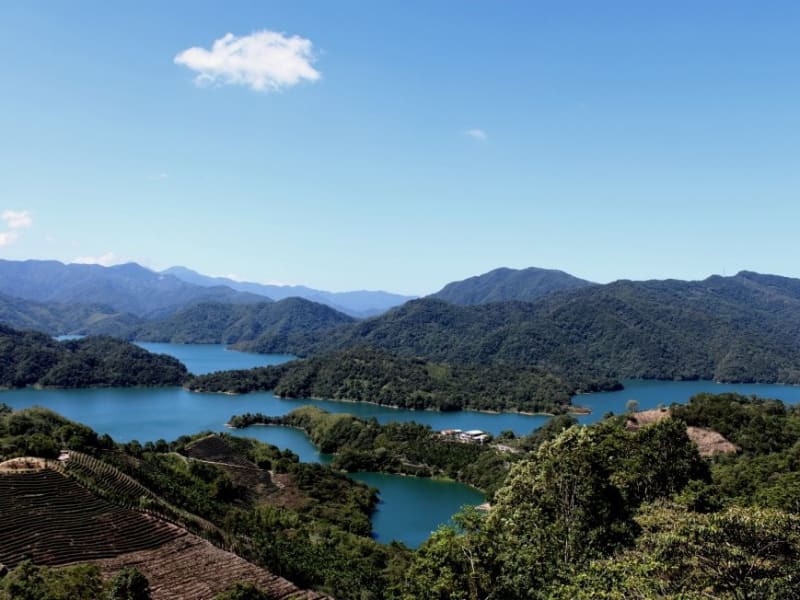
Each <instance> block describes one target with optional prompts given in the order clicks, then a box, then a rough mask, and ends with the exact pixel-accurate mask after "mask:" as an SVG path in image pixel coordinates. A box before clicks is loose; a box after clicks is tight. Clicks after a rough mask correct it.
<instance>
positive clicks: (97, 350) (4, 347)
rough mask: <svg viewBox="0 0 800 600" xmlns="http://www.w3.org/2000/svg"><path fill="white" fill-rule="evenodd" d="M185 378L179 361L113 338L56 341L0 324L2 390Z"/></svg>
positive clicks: (169, 382)
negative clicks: (31, 386) (4, 388)
mask: <svg viewBox="0 0 800 600" xmlns="http://www.w3.org/2000/svg"><path fill="white" fill-rule="evenodd" d="M186 375H187V371H186V367H185V366H184V365H183V364H181V363H180V362H179V361H178V360H177V359H175V358H172V357H170V356H164V355H160V354H151V353H150V352H147V351H146V350H143V349H141V348H139V347H138V346H135V345H134V344H130V343H128V342H123V341H121V340H117V339H114V338H109V337H88V338H83V339H79V340H70V341H63V342H57V341H55V340H53V339H52V338H51V337H49V336H47V335H44V334H42V333H37V332H31V331H17V330H15V329H11V328H9V327H5V326H2V325H0V387H6V388H14V387H25V386H28V385H41V386H48V387H65V388H77V387H110V386H114V387H117V386H164V385H180V384H181V383H183V381H184V380H185V379H186Z"/></svg>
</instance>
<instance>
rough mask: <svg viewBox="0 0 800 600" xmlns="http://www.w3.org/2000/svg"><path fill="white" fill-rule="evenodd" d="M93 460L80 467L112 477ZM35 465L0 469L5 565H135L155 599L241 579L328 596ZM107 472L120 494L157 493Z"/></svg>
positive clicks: (112, 569) (202, 594) (282, 591)
mask: <svg viewBox="0 0 800 600" xmlns="http://www.w3.org/2000/svg"><path fill="white" fill-rule="evenodd" d="M88 458H89V457H85V456H81V457H80V459H79V461H76V465H75V466H78V465H80V466H81V468H83V469H87V468H89V467H91V469H92V471H93V472H101V473H103V472H105V470H104V469H102V468H101V465H100V464H94V463H95V462H97V463H100V461H89V460H88ZM23 460H24V459H23ZM30 460H31V463H30V464H29V465H27V468H26V465H25V464H24V463H23V462H20V460H19V459H17V464H16V465H11V463H12V462H14V461H8V462H7V463H4V466H5V468H2V467H0V515H2V519H1V520H0V564H3V565H5V566H6V567H9V568H13V567H15V566H16V565H18V564H19V563H20V562H21V561H23V560H25V559H31V560H33V562H34V563H36V564H39V565H46V566H51V567H57V566H63V565H68V564H75V563H95V564H98V565H99V566H100V568H101V571H102V573H103V575H104V576H105V577H111V576H113V575H114V573H116V572H117V571H119V570H120V569H121V568H123V567H131V566H134V567H136V568H138V569H139V570H140V571H141V572H142V573H144V575H145V576H146V577H147V578H148V580H149V582H150V588H151V592H152V597H153V599H154V600H209V599H211V598H213V597H214V596H215V595H216V594H219V593H221V592H223V591H225V590H228V589H230V588H231V587H232V586H233V585H234V584H235V583H237V582H249V583H253V584H255V585H256V586H258V587H259V588H261V589H262V590H263V591H265V592H266V593H267V594H268V596H269V597H270V598H274V599H275V600H289V599H300V598H304V599H308V600H317V599H319V600H321V599H324V598H327V596H325V595H323V594H318V593H315V592H307V591H304V590H301V589H299V588H298V587H296V586H295V585H294V584H292V583H291V582H289V581H287V580H286V579H283V578H282V577H278V576H277V575H273V574H272V573H270V572H269V571H266V570H264V569H262V568H260V567H257V566H256V565H254V564H252V563H250V562H248V561H246V560H244V559H243V558H241V557H239V556H236V555H235V554H232V553H230V552H226V551H224V550H221V549H220V548H217V547H216V546H214V545H213V544H211V543H210V542H208V541H206V540H204V539H202V538H200V537H197V536H195V535H193V534H191V533H189V532H187V531H186V530H185V529H182V528H181V527H178V526H176V525H173V524H171V523H168V522H166V521H163V520H161V519H158V518H156V517H154V516H151V515H149V514H145V513H142V512H139V511H137V510H133V509H129V508H123V507H121V506H117V505H115V504H112V503H110V502H108V501H106V500H103V499H102V498H98V497H97V496H95V495H94V494H92V493H91V492H90V491H89V490H87V489H86V488H84V487H83V486H81V485H80V484H79V483H78V482H77V481H75V480H74V479H71V478H70V477H69V476H67V475H66V474H65V473H66V472H64V473H62V472H61V471H62V470H63V468H62V467H61V466H60V465H56V464H53V463H48V464H47V466H45V462H44V461H41V460H39V459H30ZM90 463H91V464H90ZM12 466H13V467H16V468H10V467H12ZM20 466H22V467H23V468H19V467H20ZM106 474H107V476H108V479H109V481H108V482H107V483H108V484H109V485H112V486H113V487H115V488H117V491H121V488H126V489H125V491H126V492H128V493H129V494H140V493H144V494H149V493H150V492H149V491H148V490H147V488H144V487H143V486H141V485H140V484H138V482H136V481H135V480H132V479H129V478H127V479H126V478H120V477H119V476H118V475H117V474H116V472H115V470H114V469H113V468H110V469H108V471H107V473H106ZM120 486H121V488H120Z"/></svg>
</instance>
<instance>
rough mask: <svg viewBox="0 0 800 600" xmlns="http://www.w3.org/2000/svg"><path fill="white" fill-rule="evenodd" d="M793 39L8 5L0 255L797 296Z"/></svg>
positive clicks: (638, 14) (371, 277)
mask: <svg viewBox="0 0 800 600" xmlns="http://www.w3.org/2000/svg"><path fill="white" fill-rule="evenodd" d="M798 31H800V3H798V2H796V1H791V2H781V1H765V2H753V1H748V2H739V1H736V0H718V1H711V0H687V1H682V0H670V1H669V2H642V1H641V0H635V1H629V2H623V1H616V0H605V1H603V2H597V1H595V0H585V1H569V0H553V1H551V2H539V1H533V0H531V1H526V2H461V1H459V2H430V1H426V2H409V1H404V2H393V3H389V2H322V1H320V2H302V1H291V2H288V1H287V2H235V1H228V2H225V3H222V2H146V1H137V2H128V3H123V2H114V3H110V2H81V1H75V2H70V3H67V2H34V1H30V2H15V3H12V2H3V3H0V53H2V57H3V60H2V61H0V81H2V84H0V86H2V87H0V90H2V93H0V132H2V135H0V213H1V214H2V217H3V221H0V257H2V258H10V259H22V258H55V259H59V260H64V261H73V260H76V259H82V260H97V261H100V262H105V263H110V262H121V261H126V260H136V261H139V262H142V263H143V264H146V265H148V266H151V267H154V268H165V267H168V266H171V265H176V264H180V265H185V266H189V267H191V268H194V269H196V270H199V271H202V272H206V273H209V274H213V275H235V276H236V277H239V278H243V279H249V280H255V281H262V282H267V281H270V282H284V283H302V284H307V285H311V286H314V287H318V288H325V289H331V290H344V289H364V288H367V289H379V288H380V289H388V290H392V291H398V292H405V293H414V294H424V293H428V292H432V291H435V290H436V289H438V288H440V287H441V286H442V285H443V284H444V283H446V282H448V281H451V280H454V279H460V278H463V277H466V276H469V275H473V274H477V273H481V272H484V271H487V270H489V269H492V268H495V267H498V266H511V267H525V266H531V265H533V266H542V267H551V268H560V269H564V270H566V271H569V272H572V273H574V274H576V275H579V276H581V277H585V278H588V279H592V280H595V281H610V280H613V279H618V278H630V279H643V278H665V277H678V278H702V277H705V276H707V275H708V274H710V273H723V272H724V273H727V274H732V273H734V272H736V271H738V270H740V269H753V270H758V271H762V272H774V273H780V274H784V275H790V276H800V261H798V260H797V259H798V256H799V255H800V252H799V250H800V236H799V235H798V228H799V227H800V201H798V200H799V199H798V190H800V164H798V163H800V68H798V67H800V36H798V35H797V32H798ZM259 32H273V34H266V35H267V36H269V35H272V36H273V37H272V38H269V37H266V38H265V37H263V35H262V36H261V37H259ZM228 33H231V34H233V36H235V38H234V39H233V40H230V39H228V41H224V40H223V41H222V42H220V44H221V46H220V52H218V53H214V52H212V45H213V44H214V42H215V41H216V40H222V39H223V36H225V35H226V34H228ZM254 34H255V35H254ZM294 36H296V37H294ZM269 39H272V40H273V41H274V40H277V44H273V45H269V44H267V45H266V47H265V46H264V43H265V42H264V40H269ZM237 44H240V45H242V46H243V47H244V48H245V49H248V53H246V55H245V56H244V57H241V56H240V57H238V58H237V57H236V56H234V58H233V61H231V60H222V62H219V60H218V59H219V58H220V56H222V57H223V59H224V55H225V52H226V51H230V50H231V49H232V48H233V46H234V45H237ZM191 48H195V50H194V51H193V52H190V53H188V54H182V53H184V52H185V51H187V50H189V49H191ZM179 56H182V57H183V58H180V59H178V60H177V61H176V57H179ZM229 58H230V57H229ZM215 61H216V62H215ZM198 76H200V77H201V79H203V80H202V81H199V82H198V80H197V78H198Z"/></svg>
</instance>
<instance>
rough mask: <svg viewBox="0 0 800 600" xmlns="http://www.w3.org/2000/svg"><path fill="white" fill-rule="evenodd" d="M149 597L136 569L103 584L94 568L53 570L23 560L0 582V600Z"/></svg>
mask: <svg viewBox="0 0 800 600" xmlns="http://www.w3.org/2000/svg"><path fill="white" fill-rule="evenodd" d="M0 575H1V574H0ZM150 597H151V596H150V588H149V584H148V582H147V578H146V577H145V576H144V575H142V574H141V572H139V571H138V570H137V569H135V568H125V569H122V570H120V571H119V572H118V573H117V574H116V575H115V576H114V577H113V578H112V579H111V581H109V582H107V583H106V582H104V581H103V579H102V577H101V575H100V567H98V566H97V565H71V566H67V567H60V568H58V569H55V568H48V567H42V566H38V565H35V564H33V563H32V562H30V561H24V562H22V563H20V564H19V565H17V566H16V567H15V568H14V569H12V570H11V572H9V573H8V574H7V575H6V576H5V577H3V578H2V579H0V600H150Z"/></svg>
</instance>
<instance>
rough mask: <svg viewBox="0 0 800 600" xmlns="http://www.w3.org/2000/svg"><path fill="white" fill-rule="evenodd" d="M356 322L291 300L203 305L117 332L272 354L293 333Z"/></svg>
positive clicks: (102, 326) (103, 329)
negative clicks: (230, 346) (245, 348)
mask: <svg viewBox="0 0 800 600" xmlns="http://www.w3.org/2000/svg"><path fill="white" fill-rule="evenodd" d="M352 322H354V319H353V318H352V317H348V316H347V315H345V314H343V313H340V312H337V311H335V310H334V309H332V308H330V307H328V306H325V305H323V304H318V303H316V302H311V301H310V300H304V299H302V298H286V299H285V300H281V301H279V302H262V303H257V304H222V303H200V304H196V305H194V306H191V307H189V308H186V309H184V310H181V311H179V312H177V313H176V314H174V315H171V316H169V317H166V318H164V319H159V320H154V321H140V322H138V323H136V324H134V325H132V326H130V327H127V328H119V329H117V331H116V335H118V336H120V337H124V338H125V339H129V340H137V341H144V342H170V343H174V344H226V345H232V346H234V347H240V346H243V345H244V344H245V343H247V346H248V349H250V350H255V351H257V352H271V351H272V347H274V346H280V345H286V344H287V343H288V342H287V337H288V336H289V335H301V334H304V333H311V332H317V331H325V330H327V329H329V328H331V327H334V326H336V325H341V324H345V323H352ZM86 331H87V332H88V333H93V332H95V331H97V332H106V324H104V323H100V324H98V327H97V328H94V327H88V328H87V329H86Z"/></svg>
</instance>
